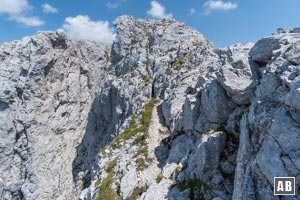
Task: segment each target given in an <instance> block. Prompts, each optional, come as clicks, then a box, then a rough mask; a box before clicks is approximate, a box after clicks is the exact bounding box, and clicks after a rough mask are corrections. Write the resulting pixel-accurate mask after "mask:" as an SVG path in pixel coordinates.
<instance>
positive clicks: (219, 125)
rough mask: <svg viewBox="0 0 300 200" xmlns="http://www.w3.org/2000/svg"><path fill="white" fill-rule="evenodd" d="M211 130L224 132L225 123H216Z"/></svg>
mask: <svg viewBox="0 0 300 200" xmlns="http://www.w3.org/2000/svg"><path fill="white" fill-rule="evenodd" d="M213 130H214V132H218V131H223V132H225V133H226V129H225V124H224V123H221V124H218V125H216V126H215V127H214V128H213Z"/></svg>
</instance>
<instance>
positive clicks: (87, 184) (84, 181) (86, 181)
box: [81, 175, 91, 190]
mask: <svg viewBox="0 0 300 200" xmlns="http://www.w3.org/2000/svg"><path fill="white" fill-rule="evenodd" d="M81 182H82V189H83V190H84V189H85V188H88V187H90V185H91V179H90V178H89V177H88V176H87V175H85V176H83V177H82V179H81Z"/></svg>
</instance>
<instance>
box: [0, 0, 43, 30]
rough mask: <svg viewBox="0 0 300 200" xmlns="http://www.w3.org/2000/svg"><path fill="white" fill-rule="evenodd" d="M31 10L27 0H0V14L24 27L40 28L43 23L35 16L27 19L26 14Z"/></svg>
mask: <svg viewBox="0 0 300 200" xmlns="http://www.w3.org/2000/svg"><path fill="white" fill-rule="evenodd" d="M31 9H32V6H30V5H29V3H28V1H27V0H0V14H5V15H7V16H8V19H9V20H12V21H15V22H18V23H20V24H23V25H25V26H41V25H43V24H44V21H42V20H41V19H39V18H38V17H36V16H33V17H29V16H27V13H28V12H29V11H30V10H31Z"/></svg>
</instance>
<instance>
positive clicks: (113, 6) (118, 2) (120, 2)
mask: <svg viewBox="0 0 300 200" xmlns="http://www.w3.org/2000/svg"><path fill="white" fill-rule="evenodd" d="M126 1H127V0H119V1H117V2H114V3H113V2H111V1H109V2H107V3H106V7H107V8H110V9H115V8H117V7H119V6H120V5H121V4H122V3H125V2H126Z"/></svg>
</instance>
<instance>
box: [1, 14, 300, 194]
mask: <svg viewBox="0 0 300 200" xmlns="http://www.w3.org/2000/svg"><path fill="white" fill-rule="evenodd" d="M115 26H116V28H117V37H116V39H115V41H114V42H113V44H112V46H102V45H98V44H95V43H93V42H90V41H77V42H76V41H72V40H70V39H69V38H68V37H67V35H65V33H63V32H61V31H57V32H39V33H37V34H36V35H34V36H32V37H26V38H24V39H23V40H21V41H15V42H11V43H5V44H3V45H1V47H0V59H1V63H0V69H1V70H0V82H1V84H2V85H3V87H2V88H0V108H1V109H0V118H1V120H0V123H1V124H0V134H1V138H2V141H1V143H0V159H1V161H2V162H1V163H3V165H1V166H0V171H1V174H2V175H1V176H0V195H1V199H98V200H99V199H214V200H220V199H298V197H297V196H290V197H279V196H274V195H273V177H274V176H295V177H296V179H299V178H300V174H299V169H300V162H299V155H300V154H299V153H300V149H299V147H298V144H299V138H300V137H299V136H300V124H299V122H300V117H299V116H300V92H299V91H300V89H299V87H300V84H299V83H300V76H299V75H300V60H299V58H300V34H299V33H297V32H296V33H294V32H292V33H290V32H279V33H278V34H274V35H272V36H270V37H266V38H263V39H261V40H259V41H258V42H257V43H256V44H255V45H254V44H251V43H248V44H236V45H233V46H229V47H227V48H222V49H216V48H214V47H213V45H212V43H211V42H209V41H208V40H206V39H205V38H204V36H203V35H202V34H200V33H198V32H197V31H195V30H193V29H191V28H189V27H187V26H186V25H184V24H182V23H179V22H176V21H174V20H169V19H165V20H161V21H153V20H135V19H133V18H132V17H130V16H121V17H118V18H117V19H116V20H115ZM297 192H298V191H297Z"/></svg>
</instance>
